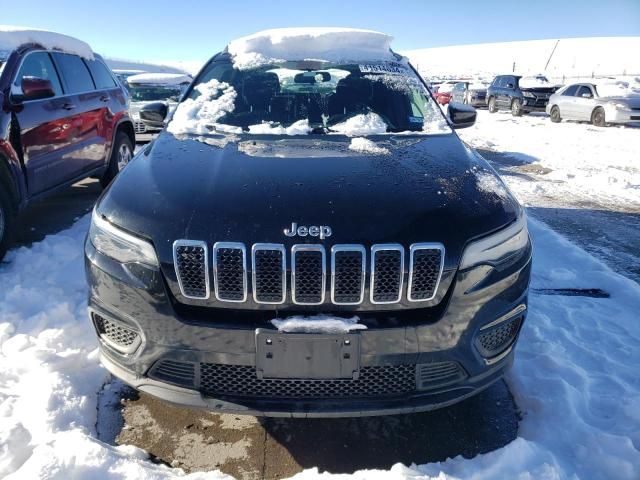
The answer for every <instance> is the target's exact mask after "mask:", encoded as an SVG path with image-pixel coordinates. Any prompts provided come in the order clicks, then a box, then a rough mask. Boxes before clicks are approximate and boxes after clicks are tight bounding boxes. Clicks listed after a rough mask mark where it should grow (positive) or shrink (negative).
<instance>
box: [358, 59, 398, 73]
mask: <svg viewBox="0 0 640 480" xmlns="http://www.w3.org/2000/svg"><path fill="white" fill-rule="evenodd" d="M358 67H359V68H360V71H361V72H362V73H386V74H388V75H405V76H410V75H411V70H410V69H409V68H407V66H406V65H403V64H401V63H397V62H385V63H368V64H361V65H358Z"/></svg>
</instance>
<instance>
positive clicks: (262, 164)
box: [98, 131, 520, 268]
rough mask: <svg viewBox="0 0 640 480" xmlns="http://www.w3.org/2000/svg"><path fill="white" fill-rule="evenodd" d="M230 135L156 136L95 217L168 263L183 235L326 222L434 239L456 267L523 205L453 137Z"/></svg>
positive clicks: (273, 237) (348, 235)
mask: <svg viewBox="0 0 640 480" xmlns="http://www.w3.org/2000/svg"><path fill="white" fill-rule="evenodd" d="M379 138H383V137H382V136H381V137H370V138H369V140H372V141H374V142H378V141H379V140H378V139H379ZM236 140H240V141H239V142H238V141H229V137H219V138H218V139H214V138H210V141H211V142H212V143H215V142H220V143H219V146H214V145H207V144H205V143H203V142H202V141H198V140H197V139H195V138H194V137H190V136H186V137H182V138H178V137H176V136H174V135H172V134H171V133H169V132H166V131H165V132H163V133H161V134H160V136H159V137H158V138H157V139H156V140H155V141H154V142H153V143H152V144H151V145H150V146H149V147H148V148H147V149H146V150H145V151H144V153H142V154H141V155H139V156H137V157H136V158H135V159H134V160H133V161H132V162H131V163H130V164H129V166H127V168H126V169H125V170H124V171H123V172H122V173H121V174H120V175H119V176H118V179H117V181H115V182H114V183H113V184H112V186H111V187H110V189H109V191H108V192H107V194H106V195H105V196H104V197H103V199H102V200H101V202H100V203H99V206H98V210H99V212H100V213H101V214H103V215H105V216H106V217H107V218H108V219H109V220H110V221H112V222H114V223H115V224H116V225H120V226H122V227H124V228H126V229H128V230H131V231H133V232H136V233H138V234H140V235H142V236H145V237H148V238H151V239H152V241H153V242H154V244H155V245H156V247H157V248H158V250H159V253H160V256H161V259H162V260H163V261H167V262H170V261H171V255H172V252H171V245H172V243H173V241H174V240H176V239H179V238H193V239H198V240H206V241H208V242H210V243H214V242H216V241H223V240H226V241H241V242H245V243H246V244H252V243H257V242H275V243H283V242H284V241H285V240H287V239H286V237H284V236H283V233H282V232H283V229H284V228H285V227H287V226H290V225H291V223H292V222H297V223H299V224H301V225H329V226H331V228H332V229H333V232H334V233H333V235H332V237H331V243H362V244H369V243H385V242H399V241H401V242H402V243H405V244H411V243H415V242H424V241H440V242H442V243H444V244H445V245H446V246H447V251H448V254H447V258H448V259H450V260H451V262H452V265H451V267H452V268H455V266H456V265H457V263H456V262H457V261H458V255H459V254H460V252H461V250H462V248H463V246H464V244H465V243H466V241H467V240H469V239H471V238H473V237H477V236H479V235H484V234H486V233H488V232H490V231H493V230H496V229H498V228H500V227H503V226H505V225H507V224H509V223H510V222H512V221H513V220H514V219H515V218H516V215H517V212H518V210H519V208H520V207H519V205H518V204H517V202H516V201H515V200H514V199H513V197H512V196H511V194H510V193H509V192H508V191H507V189H506V187H505V186H504V184H503V183H502V182H501V180H500V179H499V178H498V177H497V176H496V175H495V173H494V172H493V170H491V168H490V167H489V166H488V164H487V163H486V162H485V161H484V160H482V159H481V158H479V157H478V156H477V155H476V154H474V153H473V152H472V151H471V150H469V149H467V148H465V147H464V146H463V145H462V143H461V142H460V141H459V139H458V138H457V136H456V135H455V134H449V135H438V136H429V137H411V138H410V137H407V136H391V137H389V136H384V140H386V144H385V146H386V147H385V148H386V149H387V150H388V154H382V155H381V154H376V153H359V152H354V151H350V150H349V148H348V146H349V144H350V141H351V139H348V138H346V137H342V136H333V135H325V136H322V135H313V138H309V136H307V137H304V138H303V137H294V138H290V139H289V138H286V137H282V136H267V135H265V136H263V138H262V139H259V138H256V136H255V135H242V136H240V137H239V138H237V139H236ZM225 142H227V143H226V145H225ZM252 148H253V151H251V149H252ZM305 150H306V151H307V152H311V153H313V154H309V153H308V154H305V153H304V151H305ZM318 152H322V155H321V156H320V155H318ZM346 152H348V153H346ZM454 220H455V221H454Z"/></svg>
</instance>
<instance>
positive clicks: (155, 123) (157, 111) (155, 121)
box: [140, 102, 169, 128]
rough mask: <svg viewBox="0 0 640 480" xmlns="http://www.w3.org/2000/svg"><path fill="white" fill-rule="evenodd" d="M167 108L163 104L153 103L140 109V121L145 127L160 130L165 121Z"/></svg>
mask: <svg viewBox="0 0 640 480" xmlns="http://www.w3.org/2000/svg"><path fill="white" fill-rule="evenodd" d="M168 112H169V107H168V105H167V104H166V103H165V102H153V103H149V104H147V105H145V106H144V107H142V108H141V109H140V120H142V123H144V124H145V125H146V126H147V127H151V128H162V127H164V121H165V120H166V119H167V113H168Z"/></svg>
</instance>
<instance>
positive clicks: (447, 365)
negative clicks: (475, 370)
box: [418, 362, 467, 390]
mask: <svg viewBox="0 0 640 480" xmlns="http://www.w3.org/2000/svg"><path fill="white" fill-rule="evenodd" d="M466 376H467V374H466V373H465V372H464V370H463V369H462V367H460V365H459V364H458V363H457V362H437V363H423V364H420V365H418V388H419V389H420V390H428V389H431V388H438V387H444V386H445V385H451V384H453V383H457V382H459V381H460V380H463V379H464V378H466Z"/></svg>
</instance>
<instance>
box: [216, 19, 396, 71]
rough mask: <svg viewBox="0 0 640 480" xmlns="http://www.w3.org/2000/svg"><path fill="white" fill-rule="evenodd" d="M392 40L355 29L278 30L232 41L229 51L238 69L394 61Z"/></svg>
mask: <svg viewBox="0 0 640 480" xmlns="http://www.w3.org/2000/svg"><path fill="white" fill-rule="evenodd" d="M392 39H393V37H390V36H389V35H385V34H384V33H380V32H374V31H372V30H360V29H354V28H329V27H316V28H278V29H274V30H265V31H262V32H258V33H254V34H253V35H249V36H246V37H242V38H239V39H237V40H233V41H232V42H230V43H229V45H228V47H227V50H228V52H229V53H230V54H231V55H232V56H233V63H234V66H235V67H236V68H239V69H249V68H255V67H258V66H260V65H265V64H268V63H279V62H285V61H288V60H319V61H325V62H336V63H340V62H342V63H346V62H349V61H383V60H394V59H395V57H394V55H393V54H392V53H391V51H390V45H391V40H392Z"/></svg>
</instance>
